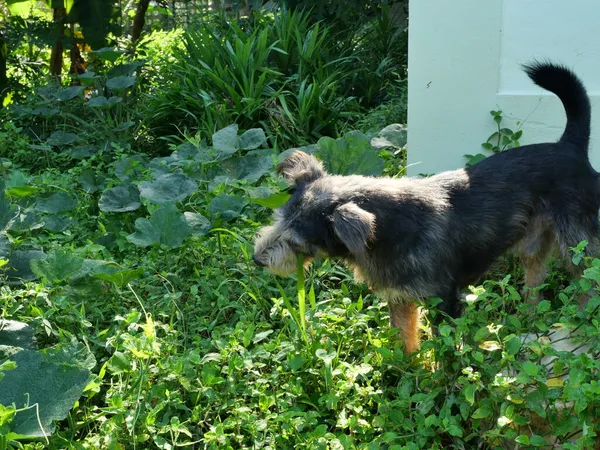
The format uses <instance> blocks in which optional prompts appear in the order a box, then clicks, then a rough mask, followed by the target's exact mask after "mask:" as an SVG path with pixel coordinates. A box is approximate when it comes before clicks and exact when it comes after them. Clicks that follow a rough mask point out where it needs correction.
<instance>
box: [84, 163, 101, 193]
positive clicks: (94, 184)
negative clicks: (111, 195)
mask: <svg viewBox="0 0 600 450" xmlns="http://www.w3.org/2000/svg"><path fill="white" fill-rule="evenodd" d="M105 181H106V179H105V178H104V177H103V176H102V175H97V174H96V172H95V171H94V170H92V169H87V170H83V171H82V172H81V175H79V183H81V187H82V188H83V189H84V190H85V191H86V192H88V193H90V194H91V193H93V192H98V191H99V190H100V189H102V188H104V186H105V185H106V182H105Z"/></svg>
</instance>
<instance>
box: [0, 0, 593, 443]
mask: <svg viewBox="0 0 600 450" xmlns="http://www.w3.org/2000/svg"><path fill="white" fill-rule="evenodd" d="M230 3H231V4H230V8H226V9H225V10H219V9H216V10H211V9H210V8H208V7H205V5H204V2H200V1H198V2H193V1H191V0H190V1H183V0H182V1H179V0H178V1H174V2H164V3H163V2H157V3H155V4H154V3H153V4H150V2H145V1H143V0H142V1H140V2H139V4H136V5H135V7H134V6H132V5H129V6H128V7H123V6H122V5H121V3H120V2H119V3H118V4H117V2H115V4H114V5H111V2H103V3H98V2H97V1H95V0H76V1H74V2H66V3H65V4H63V3H62V2H50V4H49V5H50V7H49V6H47V5H46V4H45V3H43V2H40V3H38V2H35V1H29V0H27V1H15V0H12V1H11V0H8V1H6V2H0V12H2V13H3V16H2V19H0V55H1V56H0V99H2V103H3V107H2V109H0V175H1V179H0V284H1V287H0V449H5V448H28V449H33V448H55V449H59V448H60V449H64V448H78V449H79V448H90V449H99V448H109V449H118V448H127V449H129V448H140V449H141V448H143V449H151V448H159V449H173V448H178V447H183V448H214V449H223V448H232V449H233V448H270V449H280V448H310V449H315V448H316V449H318V448H323V449H326V448H331V449H341V448H345V449H351V448H369V449H375V448H377V449H378V448H388V449H435V448H439V449H441V448H465V449H474V448H490V449H491V448H511V449H512V448H534V447H544V446H550V445H553V444H556V445H557V446H560V447H561V448H571V449H576V448H579V449H581V448H591V447H592V446H593V445H594V444H595V443H596V442H597V440H598V439H597V437H596V436H597V433H598V432H597V430H598V428H599V426H600V425H599V424H598V417H599V416H600V415H599V411H598V408H599V399H600V386H599V384H598V381H597V373H598V368H599V363H598V361H596V358H595V356H596V351H597V349H598V348H599V347H598V346H599V343H598V339H599V336H600V335H599V330H598V328H599V327H600V322H599V321H598V311H597V309H598V305H600V298H599V297H597V296H596V294H595V292H596V289H597V288H598V282H600V261H598V260H594V261H586V260H583V258H582V257H581V254H582V253H581V247H579V248H577V249H574V253H573V258H574V262H576V263H578V264H585V265H587V266H588V268H587V269H586V271H585V276H584V278H583V280H580V281H574V282H569V281H568V279H567V278H566V277H565V276H564V275H563V273H562V272H561V271H560V270H559V269H558V268H557V269H556V270H554V271H553V272H552V275H551V277H550V279H549V281H548V284H547V285H545V286H543V287H542V293H543V296H544V298H546V300H544V301H542V302H541V303H540V304H539V305H537V306H536V307H531V306H528V305H527V304H525V303H524V302H523V301H522V299H521V295H520V293H521V281H520V280H521V274H520V271H519V267H518V265H517V264H514V263H513V261H512V260H511V259H510V258H507V259H506V260H504V261H501V262H500V263H499V264H498V266H497V267H495V268H494V270H493V271H492V273H490V275H489V279H490V281H486V282H485V283H484V284H483V285H482V286H478V287H473V289H472V293H471V294H470V295H468V296H467V298H466V311H465V314H464V316H463V317H462V318H460V319H458V320H456V321H452V320H450V319H446V320H445V321H444V322H443V324H442V325H441V327H440V328H439V333H438V335H437V336H436V337H435V338H434V337H433V336H432V335H431V330H430V329H429V327H428V326H427V322H425V327H424V328H423V338H424V341H425V342H424V344H423V346H422V350H421V351H420V352H419V353H418V354H417V355H413V356H411V357H406V356H404V355H403V353H402V351H401V348H402V343H401V342H399V340H398V339H397V338H396V332H395V331H394V330H390V328H389V325H388V318H387V308H386V306H385V304H383V303H382V302H381V301H380V300H379V299H377V298H375V297H374V296H373V295H372V294H371V293H370V292H369V291H368V289H367V287H366V286H364V285H361V284H356V283H355V282H354V281H353V279H352V276H351V274H349V273H348V272H347V271H346V270H345V269H344V268H343V267H342V266H340V265H338V264H337V263H336V262H335V261H330V260H325V261H317V262H316V263H315V264H314V265H313V267H312V268H311V269H310V270H309V271H308V272H307V273H306V274H305V275H306V279H303V276H301V277H300V279H297V278H296V277H290V278H285V279H284V278H278V277H274V276H271V275H269V274H267V273H265V272H264V271H263V270H262V269H260V268H258V267H255V266H254V265H253V263H252V261H251V254H252V240H253V237H254V235H255V233H256V231H257V229H258V228H259V227H260V226H262V225H263V224H265V223H267V222H268V221H269V220H270V216H271V209H272V208H274V207H277V206H279V205H281V204H282V203H283V202H285V201H286V199H287V194H286V192H285V186H284V185H283V184H282V182H281V180H280V179H278V178H277V177H276V176H275V175H274V173H273V167H274V165H275V164H276V163H277V161H278V160H279V159H280V158H281V157H282V154H284V152H285V151H286V150H288V149H289V148H292V147H298V146H304V148H305V150H307V151H310V152H314V153H316V154H317V155H318V156H319V157H320V158H321V159H323V161H324V162H325V164H326V166H327V168H328V169H329V170H330V171H332V172H335V173H341V174H347V173H363V174H370V175H381V174H385V175H388V176H401V175H403V174H404V169H405V152H406V145H405V144H406V129H405V127H404V126H403V125H402V124H404V123H405V122H406V52H407V46H406V23H405V16H404V13H405V11H404V7H405V3H404V2H390V5H388V4H387V3H379V2H366V1H351V2H347V1H329V2H312V1H310V2H305V3H306V4H308V6H311V7H312V9H310V10H309V11H304V10H302V9H301V8H300V6H302V5H301V4H302V2H292V1H290V2H285V3H282V4H277V3H275V2H267V4H264V5H263V4H262V3H261V2H230ZM69 5H76V6H69ZM98 5H104V6H103V7H101V8H99V9H98V8H97V9H95V11H96V12H97V13H98V14H100V16H98V17H102V18H103V20H100V21H98V22H96V23H88V22H86V20H85V14H83V13H82V11H86V8H88V9H89V8H92V9H93V8H96V7H98ZM107 5H108V6H107ZM374 5H375V6H374ZM304 6H306V5H304ZM63 9H64V11H62V10H63ZM144 19H145V20H144ZM349 24H351V26H349ZM59 44H60V45H59ZM69 49H70V51H69V52H67V51H66V50H69ZM66 55H69V56H68V57H65V58H64V59H63V56H66ZM59 56H60V57H59ZM493 116H494V117H493V120H496V122H497V123H498V133H496V134H495V135H493V136H491V137H490V139H488V141H487V142H486V143H485V145H484V147H483V148H484V149H485V150H491V151H502V149H504V148H505V147H510V146H513V145H518V139H519V137H520V132H516V133H513V132H512V131H510V130H508V129H506V128H502V127H501V126H500V123H501V120H502V118H501V113H500V112H493ZM474 132H477V130H474ZM482 138H483V136H482ZM482 140H483V139H482ZM473 152H474V153H477V149H473ZM483 157H485V155H483V154H476V156H471V155H469V161H466V162H473V161H475V160H477V159H480V158H483ZM582 290H583V291H589V293H590V294H591V301H590V303H589V305H588V307H587V308H586V310H585V311H580V310H578V308H577V302H576V300H575V299H576V296H577V294H578V293H580V292H581V291H582ZM435 303H436V299H430V300H428V302H427V303H426V304H424V305H423V306H424V307H425V308H430V310H431V311H430V314H432V315H434V314H436V312H435V308H433V306H434V305H435ZM560 341H563V342H568V343H569V345H570V347H568V348H569V351H561V349H560V348H559V347H557V345H555V344H556V343H557V342H560ZM565 348H567V347H565ZM573 348H575V349H576V350H575V351H571V350H573Z"/></svg>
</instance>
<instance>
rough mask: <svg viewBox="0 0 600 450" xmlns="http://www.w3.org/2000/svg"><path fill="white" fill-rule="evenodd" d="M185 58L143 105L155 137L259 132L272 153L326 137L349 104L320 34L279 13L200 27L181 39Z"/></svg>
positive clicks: (338, 61)
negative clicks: (245, 24) (231, 129)
mask: <svg viewBox="0 0 600 450" xmlns="http://www.w3.org/2000/svg"><path fill="white" fill-rule="evenodd" d="M185 43H186V49H185V53H184V52H181V53H179V55H178V61H177V62H175V63H174V64H173V66H172V67H171V70H172V71H171V74H170V79H169V81H168V82H166V83H165V84H164V85H163V86H161V89H160V90H157V91H156V92H155V93H154V94H153V95H152V96H151V98H150V100H149V103H148V106H147V110H148V111H151V114H150V116H149V117H148V124H149V126H150V127H151V128H152V129H153V130H154V132H155V133H157V134H168V133H173V134H175V132H176V130H181V129H188V128H189V129H194V130H199V131H201V132H204V133H207V134H208V135H210V134H212V133H213V132H215V131H216V130H217V129H220V128H222V127H224V126H226V125H227V124H228V123H231V122H235V123H237V124H238V125H239V126H240V128H242V129H248V128H252V127H257V126H260V127H263V128H265V129H266V130H267V132H268V136H269V137H270V138H272V139H273V142H272V143H273V144H274V145H277V146H279V147H283V146H290V145H293V144H297V143H298V142H300V143H302V142H310V141H311V140H313V139H314V138H318V137H319V136H321V135H333V134H334V133H335V130H336V129H337V128H338V127H340V126H341V125H342V124H343V123H344V121H345V120H347V119H348V118H349V117H350V115H351V114H352V113H353V112H354V111H356V104H355V103H354V102H353V101H352V99H350V98H348V96H346V95H345V94H344V91H343V88H344V86H343V81H344V79H345V78H346V77H347V69H346V66H347V65H348V62H349V60H348V58H343V57H339V56H334V55H337V54H338V52H337V50H336V43H335V41H334V40H333V39H332V38H331V36H330V33H329V30H328V28H327V26H324V25H322V24H320V23H316V24H313V25H311V24H310V23H309V21H308V16H307V15H306V14H305V13H299V12H295V13H294V12H282V13H280V14H276V15H275V16H274V17H273V18H272V19H270V18H269V17H265V18H264V19H262V20H261V19H259V18H257V19H256V21H255V22H253V23H252V24H251V26H250V27H249V28H248V29H245V28H242V27H241V26H239V25H237V24H236V23H234V22H226V23H219V22H217V23H216V24H215V23H212V22H211V23H202V24H200V25H198V26H197V27H196V28H194V29H190V30H188V31H187V32H186V34H185Z"/></svg>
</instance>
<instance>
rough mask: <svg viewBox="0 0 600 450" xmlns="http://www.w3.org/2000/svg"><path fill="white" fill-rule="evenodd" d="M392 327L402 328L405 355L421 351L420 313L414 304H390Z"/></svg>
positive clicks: (401, 334) (401, 335)
mask: <svg viewBox="0 0 600 450" xmlns="http://www.w3.org/2000/svg"><path fill="white" fill-rule="evenodd" d="M388 306H389V309H390V325H391V326H392V327H393V328H400V337H401V338H402V341H403V342H404V353H406V354H408V353H412V352H416V351H417V350H419V312H418V308H417V305H416V304H415V303H414V302H390V303H389V305H388Z"/></svg>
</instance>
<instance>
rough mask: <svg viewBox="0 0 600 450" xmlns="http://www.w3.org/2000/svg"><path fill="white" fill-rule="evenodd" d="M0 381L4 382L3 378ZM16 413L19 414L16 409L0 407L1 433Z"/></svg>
mask: <svg viewBox="0 0 600 450" xmlns="http://www.w3.org/2000/svg"><path fill="white" fill-rule="evenodd" d="M0 368H1V367H0ZM0 380H2V378H0ZM16 413H17V410H16V408H15V407H13V406H4V405H0V433H2V432H3V431H2V428H1V427H2V426H3V425H6V424H7V423H10V422H12V420H13V418H14V417H15V414H16ZM4 433H6V432H4Z"/></svg>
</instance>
